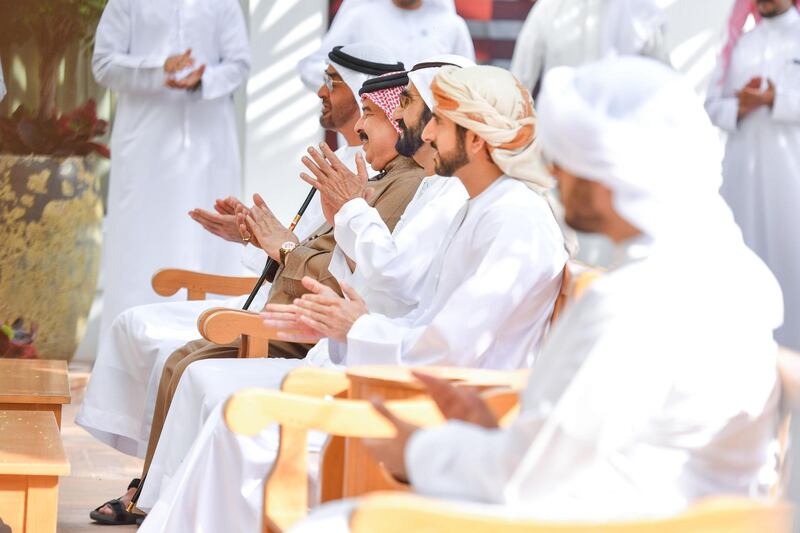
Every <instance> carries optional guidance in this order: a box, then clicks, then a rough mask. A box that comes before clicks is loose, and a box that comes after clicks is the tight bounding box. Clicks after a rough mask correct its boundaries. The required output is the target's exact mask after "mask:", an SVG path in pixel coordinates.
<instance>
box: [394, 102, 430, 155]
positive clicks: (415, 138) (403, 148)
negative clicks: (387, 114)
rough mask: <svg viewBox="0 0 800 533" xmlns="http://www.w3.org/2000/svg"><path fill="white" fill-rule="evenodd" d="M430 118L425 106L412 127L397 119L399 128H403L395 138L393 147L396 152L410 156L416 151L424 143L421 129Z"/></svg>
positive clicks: (428, 110)
mask: <svg viewBox="0 0 800 533" xmlns="http://www.w3.org/2000/svg"><path fill="white" fill-rule="evenodd" d="M430 119H431V110H430V109H428V108H427V107H426V108H425V110H424V111H423V112H422V116H421V117H420V120H419V122H417V125H416V126H414V127H413V128H409V127H408V126H407V125H406V123H405V121H403V120H398V121H397V123H398V124H399V125H400V129H401V130H403V134H402V135H401V136H400V138H399V139H398V140H397V144H396V145H395V147H394V149H395V150H397V153H398V154H400V155H404V156H406V157H412V156H413V155H414V154H416V153H417V150H419V149H420V148H421V147H422V145H423V144H425V141H423V140H422V131H423V130H424V129H425V126H427V124H428V121H430Z"/></svg>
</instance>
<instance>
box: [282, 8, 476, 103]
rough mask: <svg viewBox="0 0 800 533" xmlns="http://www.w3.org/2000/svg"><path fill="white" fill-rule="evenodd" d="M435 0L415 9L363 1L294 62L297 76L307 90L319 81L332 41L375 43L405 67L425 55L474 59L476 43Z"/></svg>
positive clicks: (335, 43) (458, 20) (341, 15)
mask: <svg viewBox="0 0 800 533" xmlns="http://www.w3.org/2000/svg"><path fill="white" fill-rule="evenodd" d="M438 4H440V3H439V2H429V1H423V2H422V6H421V7H420V8H419V9H401V8H399V7H397V6H395V5H394V4H393V3H392V1H391V0H379V1H371V2H362V3H359V4H358V5H355V6H353V7H352V9H346V10H342V11H341V12H340V13H339V14H338V15H336V17H334V19H333V23H332V24H331V27H330V29H329V30H328V33H327V34H326V35H325V37H324V38H323V39H322V45H321V46H320V48H319V49H318V50H317V51H316V52H314V53H313V54H311V55H309V56H308V57H306V58H305V59H303V60H301V61H300V62H299V63H298V64H297V69H298V70H299V72H300V78H301V79H302V80H303V83H304V84H305V85H306V87H308V88H309V89H310V90H312V91H316V90H317V89H318V88H319V87H320V86H321V85H322V83H323V79H322V74H321V73H322V72H323V71H324V70H325V65H327V63H328V52H330V51H331V50H332V49H333V47H334V46H344V45H347V44H351V43H355V42H368V43H380V44H381V45H382V46H384V47H385V48H386V49H387V50H389V51H390V52H392V53H393V54H394V56H395V57H394V61H402V62H403V63H404V64H405V66H406V68H411V67H412V66H414V65H415V64H416V63H419V62H420V61H422V60H424V59H425V58H427V57H430V56H433V55H438V54H457V55H461V56H464V57H466V58H469V59H471V60H473V61H474V60H475V48H474V47H473V45H472V38H471V37H470V34H469V29H468V28H467V24H466V22H464V19H462V18H461V17H459V16H458V15H457V14H456V13H455V12H454V10H452V9H448V8H446V7H444V6H442V5H438Z"/></svg>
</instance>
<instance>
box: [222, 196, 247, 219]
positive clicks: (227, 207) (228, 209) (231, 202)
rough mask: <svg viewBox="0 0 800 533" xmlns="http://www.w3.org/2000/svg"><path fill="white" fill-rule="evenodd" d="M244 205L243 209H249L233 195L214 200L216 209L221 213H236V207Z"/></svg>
mask: <svg viewBox="0 0 800 533" xmlns="http://www.w3.org/2000/svg"><path fill="white" fill-rule="evenodd" d="M239 207H242V208H243V209H245V210H246V209H247V206H246V205H244V204H243V203H242V202H241V201H239V199H238V198H235V197H233V196H228V197H227V198H225V199H217V200H216V201H215V202H214V211H216V212H217V213H219V214H220V215H234V216H235V215H236V209H237V208H239Z"/></svg>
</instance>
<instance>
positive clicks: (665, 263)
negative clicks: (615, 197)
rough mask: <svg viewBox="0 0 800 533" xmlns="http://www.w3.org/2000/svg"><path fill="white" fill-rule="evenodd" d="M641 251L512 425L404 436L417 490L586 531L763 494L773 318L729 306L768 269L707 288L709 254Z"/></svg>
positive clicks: (629, 250)
mask: <svg viewBox="0 0 800 533" xmlns="http://www.w3.org/2000/svg"><path fill="white" fill-rule="evenodd" d="M651 242H652V241H650V242H648V240H647V238H646V237H644V238H640V239H636V240H634V241H631V242H629V243H627V245H626V246H624V247H622V248H621V250H619V251H620V252H621V255H622V257H623V260H622V263H621V266H619V267H618V268H616V269H615V270H614V271H612V272H611V273H609V274H608V275H606V276H604V277H603V278H600V279H599V280H597V281H595V282H594V283H593V284H592V285H591V287H590V288H589V290H588V291H587V292H586V294H585V295H584V296H583V297H582V298H581V300H579V301H578V302H577V303H576V304H575V305H574V306H573V307H571V308H568V309H567V310H566V312H565V313H564V316H563V317H562V319H561V321H559V323H558V325H557V326H556V327H555V328H554V330H553V333H552V335H551V336H550V338H549V339H548V341H547V345H546V346H545V348H544V350H543V351H542V354H541V356H540V357H539V358H538V359H537V361H536V363H535V364H534V367H533V369H532V371H531V379H530V381H529V383H528V385H527V387H526V389H525V391H524V393H523V396H522V398H521V411H520V414H519V417H518V419H517V420H516V421H515V422H514V423H513V424H512V425H511V426H510V427H509V428H508V429H502V430H486V429H483V428H479V427H477V426H474V425H469V424H465V423H462V422H450V423H448V424H445V425H443V426H440V427H437V428H431V429H428V430H422V431H419V432H417V433H415V434H414V435H413V436H412V437H411V439H410V441H409V444H408V447H407V448H406V455H405V462H406V467H407V470H408V474H409V478H410V480H411V484H412V486H413V487H414V490H415V492H418V493H420V494H424V495H428V496H432V497H438V498H446V499H452V500H458V501H462V502H473V503H480V504H484V505H483V506H479V507H476V506H475V505H465V506H464V507H465V509H472V510H477V511H479V512H483V513H489V514H499V515H501V516H504V517H506V518H508V517H513V516H518V517H527V518H534V519H540V520H552V521H593V522H606V521H610V520H631V519H639V518H645V517H662V516H669V515H673V514H675V513H677V512H680V511H682V510H684V509H685V508H686V507H688V506H689V505H691V504H692V503H694V502H696V501H698V500H700V499H702V498H704V497H706V496H713V495H721V494H725V495H741V496H752V497H764V496H766V495H767V490H768V482H769V481H772V480H774V467H775V465H774V460H773V459H774V458H773V456H772V453H773V450H772V444H773V443H774V441H775V435H776V431H777V424H778V421H779V408H778V400H779V397H780V394H779V393H780V387H779V385H778V380H777V373H776V352H777V350H776V345H775V342H774V341H773V340H772V335H771V328H772V327H773V326H774V324H772V322H774V316H775V313H770V312H769V311H770V310H767V309H755V308H751V307H750V306H748V305H747V304H744V303H742V301H738V303H735V304H733V305H732V304H731V302H730V301H729V300H728V299H726V298H725V293H726V292H727V287H728V284H729V283H731V282H735V280H736V279H737V278H738V277H740V276H742V275H744V276H745V277H747V276H748V275H752V276H753V277H752V278H750V279H754V280H759V281H760V280H768V279H769V275H768V273H766V268H765V267H764V265H763V264H761V263H760V262H758V261H757V260H756V258H755V257H752V256H751V257H750V258H747V257H741V256H740V259H741V262H740V263H739V264H738V265H735V266H733V268H731V269H730V272H728V273H720V274H719V278H718V280H717V281H714V280H711V279H710V278H709V276H711V275H714V273H715V272H717V273H719V272H720V269H719V268H717V267H722V266H723V265H720V264H717V263H716V262H715V261H714V259H713V257H710V258H709V257H704V259H708V261H707V263H706V267H704V266H702V265H700V266H698V265H695V264H694V263H693V262H686V261H683V260H681V259H680V258H681V257H682V255H681V249H680V247H679V248H678V249H673V250H664V249H663V248H662V249H661V250H658V251H657V250H656V248H655V247H654V246H653V245H652V244H651ZM683 251H685V250H683ZM712 255H713V253H712ZM715 268H717V270H716V271H715V270H714V269H715ZM698 274H700V275H698ZM692 276H695V277H694V278H693V277H692ZM653 280H658V282H657V283H654V282H653ZM775 292H777V291H775ZM756 301H759V300H758V299H756ZM687 302H691V305H687ZM759 303H761V302H760V301H759ZM771 321H772V322H771ZM487 504H488V505H487ZM353 506H354V503H353V502H347V501H345V502H337V503H335V504H334V505H333V506H330V508H328V507H329V506H325V507H323V508H321V509H320V511H319V513H317V512H315V513H314V514H312V515H311V517H310V518H309V519H308V520H306V521H305V522H303V523H302V524H300V525H299V526H298V527H296V528H294V529H292V532H293V533H306V532H310V531H326V532H334V531H345V530H346V529H347V514H348V513H349V512H350V511H351V510H352V508H353Z"/></svg>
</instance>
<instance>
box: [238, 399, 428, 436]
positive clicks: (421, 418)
mask: <svg viewBox="0 0 800 533" xmlns="http://www.w3.org/2000/svg"><path fill="white" fill-rule="evenodd" d="M386 406H387V407H388V408H389V409H391V410H392V412H394V413H395V414H396V415H397V416H398V417H400V418H403V419H404V420H407V421H408V422H410V423H412V424H415V425H418V426H433V425H436V424H441V423H443V422H444V418H442V414H441V413H440V412H439V409H438V408H437V407H436V405H435V404H434V403H433V402H432V401H430V400H395V401H389V402H386ZM224 415H225V421H226V423H227V425H228V427H229V428H230V429H231V431H233V432H234V433H238V434H240V435H257V434H258V433H260V432H261V431H263V430H264V429H266V428H267V426H269V425H270V424H280V425H282V426H287V427H294V428H301V429H314V430H317V431H321V432H323V433H328V434H330V435H339V436H342V437H357V438H373V439H380V438H385V439H386V438H391V437H394V435H395V429H394V426H393V425H392V424H391V423H389V422H388V421H387V420H386V419H385V418H384V417H383V416H381V415H380V414H379V413H378V412H377V411H375V409H374V408H373V407H372V404H371V403H370V402H368V401H366V400H347V399H339V398H335V399H333V398H328V399H325V398H314V397H310V396H304V395H300V394H291V393H287V392H283V391H276V390H270V389H253V388H251V389H244V390H241V391H239V392H237V393H236V394H234V395H233V396H231V397H230V398H228V401H227V402H226V403H225V410H224Z"/></svg>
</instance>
